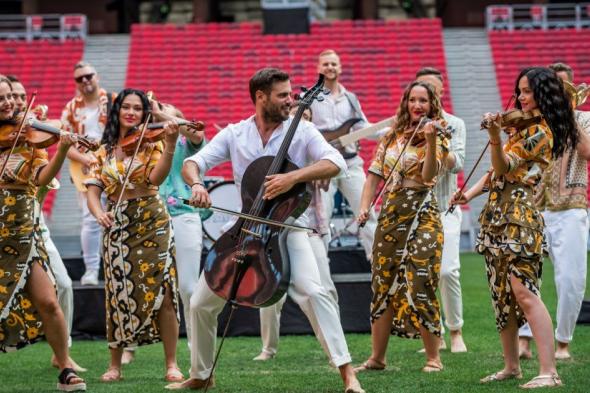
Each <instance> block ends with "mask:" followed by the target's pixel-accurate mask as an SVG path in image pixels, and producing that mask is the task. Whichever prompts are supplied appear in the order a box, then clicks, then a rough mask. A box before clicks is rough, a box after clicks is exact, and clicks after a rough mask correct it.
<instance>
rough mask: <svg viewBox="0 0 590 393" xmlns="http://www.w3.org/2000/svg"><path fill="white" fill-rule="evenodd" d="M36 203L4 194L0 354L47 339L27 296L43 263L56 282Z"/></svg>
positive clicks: (0, 197)
mask: <svg viewBox="0 0 590 393" xmlns="http://www.w3.org/2000/svg"><path fill="white" fill-rule="evenodd" d="M35 204H36V202H35V199H34V197H33V196H31V195H28V193H27V192H25V191H20V190H18V191H17V190H5V189H2V190H0V352H7V351H13V350H17V349H20V348H23V347H24V346H26V345H28V344H33V343H35V342H37V341H39V340H40V339H41V338H43V335H44V333H43V326H42V323H41V318H40V316H39V314H38V312H37V310H36V309H35V307H34V306H33V303H32V301H31V300H30V298H29V297H28V295H27V294H26V293H25V291H24V290H25V285H26V284H27V281H28V278H29V275H30V273H31V267H32V266H33V264H35V263H39V264H40V265H41V266H42V267H43V269H44V270H45V271H46V272H47V274H48V275H49V278H50V279H51V281H54V279H53V274H52V273H51V270H50V269H49V266H48V257H47V253H46V251H45V246H44V245H43V240H42V238H41V233H40V231H39V227H38V225H36V224H35V214H34V212H35Z"/></svg>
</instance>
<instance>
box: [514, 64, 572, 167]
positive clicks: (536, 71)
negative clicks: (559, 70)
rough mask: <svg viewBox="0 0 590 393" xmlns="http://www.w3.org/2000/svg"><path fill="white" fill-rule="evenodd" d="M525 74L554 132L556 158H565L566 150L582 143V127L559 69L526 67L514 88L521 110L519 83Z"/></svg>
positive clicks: (518, 106) (517, 105) (553, 151)
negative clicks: (580, 140)
mask: <svg viewBox="0 0 590 393" xmlns="http://www.w3.org/2000/svg"><path fill="white" fill-rule="evenodd" d="M523 76H526V77H527V79H528V80H529V86H530V88H531V90H532V91H533V97H534V98H535V101H536V102H537V105H538V107H539V110H540V111H541V113H542V114H543V117H544V118H545V120H546V121H547V124H548V125H549V128H550V129H551V132H552V133H553V149H552V151H551V153H552V155H553V158H558V157H561V156H562V155H563V153H564V152H565V151H566V150H568V149H573V148H575V147H576V145H577V144H578V128H577V126H576V121H575V118H574V111H573V109H572V106H571V102H570V99H569V97H568V95H567V94H566V92H565V89H564V87H563V82H562V81H561V79H559V77H558V76H557V74H556V73H555V71H553V70H550V69H549V68H545V67H529V68H525V69H524V70H522V71H521V72H520V74H519V75H518V78H516V86H515V88H514V93H515V94H516V97H517V100H516V107H517V108H518V109H522V106H521V105H520V101H518V96H519V95H520V89H519V88H518V82H519V81H520V79H521V78H522V77H523Z"/></svg>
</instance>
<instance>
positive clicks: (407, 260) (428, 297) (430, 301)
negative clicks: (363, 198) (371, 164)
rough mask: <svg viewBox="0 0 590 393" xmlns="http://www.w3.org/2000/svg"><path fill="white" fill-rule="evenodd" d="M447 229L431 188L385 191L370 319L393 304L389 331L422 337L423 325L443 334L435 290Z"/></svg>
mask: <svg viewBox="0 0 590 393" xmlns="http://www.w3.org/2000/svg"><path fill="white" fill-rule="evenodd" d="M443 239H444V238H443V230H442V223H441V220H440V213H439V211H438V207H437V203H436V199H435V198H434V193H433V192H432V190H431V189H419V190H417V189H411V188H402V189H400V190H396V191H392V192H390V193H389V194H388V195H387V199H386V200H385V202H384V204H383V206H382V207H381V213H380V215H379V220H378V225H377V230H376V231H375V242H374V244H373V262H372V289H373V299H372V302H371V322H375V321H376V320H377V319H379V318H380V317H381V315H382V314H383V313H384V312H385V311H386V310H387V308H388V307H392V308H393V324H392V327H391V334H393V335H397V336H400V337H407V338H419V337H420V326H424V327H425V328H426V329H428V331H430V332H431V333H433V334H435V335H437V336H440V329H441V326H440V304H439V302H438V300H437V298H436V288H437V287H438V280H439V275H440V263H441V259H442V247H443Z"/></svg>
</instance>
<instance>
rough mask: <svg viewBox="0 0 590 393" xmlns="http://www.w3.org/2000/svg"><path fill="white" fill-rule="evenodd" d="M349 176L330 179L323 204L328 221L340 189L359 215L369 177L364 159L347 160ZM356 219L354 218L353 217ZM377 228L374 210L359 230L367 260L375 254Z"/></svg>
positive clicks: (323, 193) (355, 214) (357, 157)
mask: <svg viewBox="0 0 590 393" xmlns="http://www.w3.org/2000/svg"><path fill="white" fill-rule="evenodd" d="M346 163H347V164H348V177H345V176H338V177H335V178H332V180H330V187H329V189H328V191H326V192H322V204H323V207H324V214H326V215H327V220H326V221H327V222H330V218H331V217H332V211H333V210H334V195H336V191H337V190H340V192H342V195H343V196H344V197H345V198H346V200H347V201H348V203H350V208H351V209H352V211H353V213H354V216H355V217H356V216H358V214H359V209H360V207H361V194H362V192H363V185H364V184H365V180H367V177H366V175H365V170H364V169H363V160H362V159H361V158H360V157H359V156H356V157H354V158H351V159H350V160H347V161H346ZM353 219H354V218H353ZM376 228H377V217H376V215H375V213H374V212H371V215H370V217H369V220H368V221H367V223H366V224H365V226H364V227H363V228H361V229H360V231H359V238H360V241H361V244H362V246H363V248H364V249H365V255H366V257H367V260H371V258H372V256H373V239H374V238H375V229H376Z"/></svg>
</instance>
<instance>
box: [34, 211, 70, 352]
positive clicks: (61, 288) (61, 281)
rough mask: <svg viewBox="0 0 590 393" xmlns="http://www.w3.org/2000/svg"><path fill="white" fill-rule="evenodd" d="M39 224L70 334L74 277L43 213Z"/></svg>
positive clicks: (58, 298)
mask: <svg viewBox="0 0 590 393" xmlns="http://www.w3.org/2000/svg"><path fill="white" fill-rule="evenodd" d="M39 225H40V227H41V234H42V237H43V242H44V243H45V249H46V250H47V256H48V257H49V266H50V267H51V271H52V272H53V276H54V277H55V285H56V286H57V300H58V302H59V306H60V307H61V310H62V311H63V313H64V318H65V320H66V324H67V327H68V334H70V333H71V332H72V323H73V320H74V290H73V289H72V279H71V278H70V276H68V271H67V270H66V266H65V265H64V262H63V260H62V259H61V256H60V255H59V251H57V248H56V247H55V244H54V243H53V240H51V237H50V233H49V228H47V225H46V224H45V218H44V217H43V214H41V216H40V219H39ZM69 344H70V345H71V338H69Z"/></svg>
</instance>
